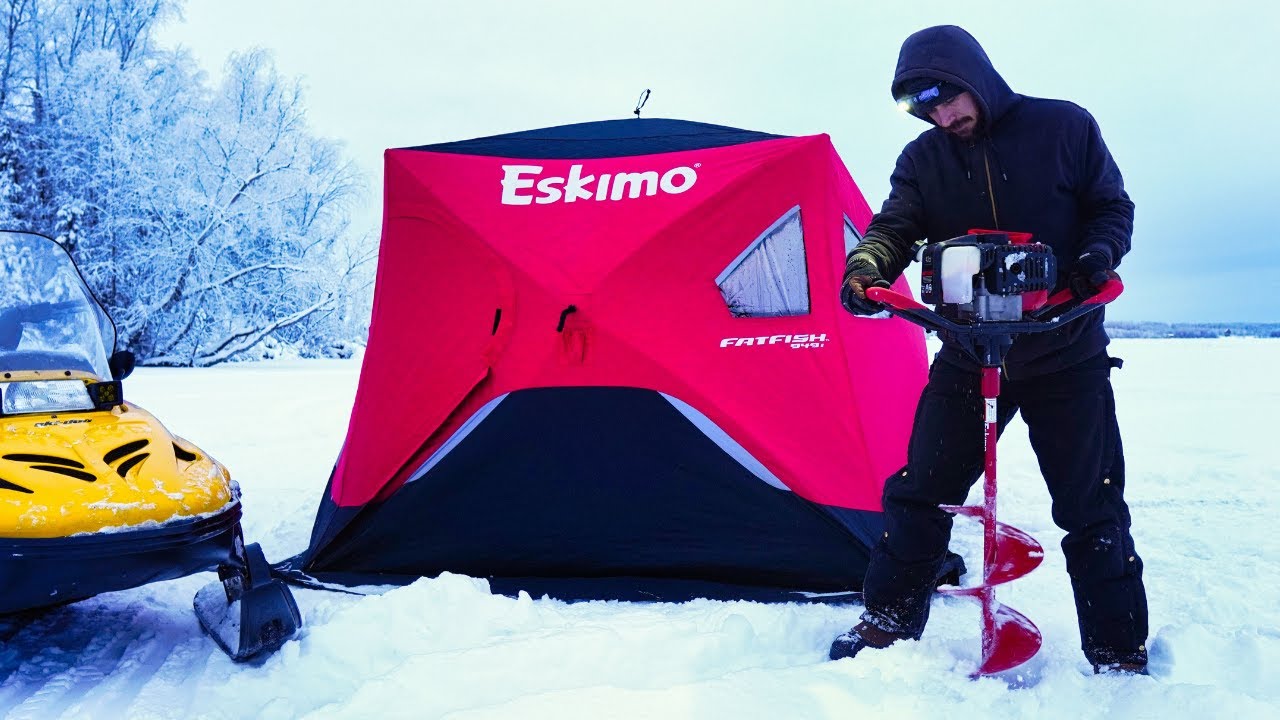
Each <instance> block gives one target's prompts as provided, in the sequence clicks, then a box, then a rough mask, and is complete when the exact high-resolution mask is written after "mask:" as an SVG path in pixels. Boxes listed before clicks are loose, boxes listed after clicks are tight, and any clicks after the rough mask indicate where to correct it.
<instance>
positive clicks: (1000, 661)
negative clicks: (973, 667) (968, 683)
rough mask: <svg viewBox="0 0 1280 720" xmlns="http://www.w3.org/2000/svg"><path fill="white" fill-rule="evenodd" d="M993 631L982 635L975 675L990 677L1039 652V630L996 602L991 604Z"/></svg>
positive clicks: (1020, 614)
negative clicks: (980, 663) (980, 661)
mask: <svg viewBox="0 0 1280 720" xmlns="http://www.w3.org/2000/svg"><path fill="white" fill-rule="evenodd" d="M993 604H994V606H995V608H994V610H995V612H994V620H995V623H994V632H992V633H990V634H988V633H983V638H982V665H981V666H979V667H978V671H977V673H975V677H976V676H978V675H994V674H996V673H1001V672H1004V671H1005V670H1008V669H1010V668H1015V667H1017V666H1019V665H1021V664H1022V663H1024V662H1026V661H1028V660H1030V659H1031V658H1032V657H1033V656H1034V655H1035V654H1036V653H1037V652H1038V651H1039V650H1040V643H1041V637H1040V629H1039V628H1037V627H1036V626H1035V625H1034V624H1032V622H1031V621H1030V620H1028V619H1027V618H1026V616H1025V615H1023V614H1022V613H1020V612H1018V611H1017V610H1014V609H1013V608H1010V607H1008V606H1007V605H1001V604H1000V603H993Z"/></svg>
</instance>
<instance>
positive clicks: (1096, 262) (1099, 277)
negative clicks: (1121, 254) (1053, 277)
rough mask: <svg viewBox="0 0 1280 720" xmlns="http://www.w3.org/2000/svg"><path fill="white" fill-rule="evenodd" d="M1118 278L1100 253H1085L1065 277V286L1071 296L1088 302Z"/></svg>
mask: <svg viewBox="0 0 1280 720" xmlns="http://www.w3.org/2000/svg"><path fill="white" fill-rule="evenodd" d="M1119 278H1120V276H1119V275H1117V274H1116V272H1115V271H1114V270H1112V269H1111V263H1110V262H1108V261H1107V258H1106V257H1105V256H1104V255H1102V253H1097V252H1087V253H1085V254H1084V255H1081V256H1080V258H1079V259H1078V260H1076V264H1075V267H1074V268H1072V270H1071V274H1070V275H1068V276H1067V284H1068V286H1070V288H1071V293H1072V294H1073V295H1075V296H1076V297H1078V298H1080V299H1081V300H1088V299H1089V298H1091V297H1093V296H1094V295H1097V294H1098V293H1099V292H1101V290H1102V286H1103V285H1106V284H1107V282H1108V281H1110V280H1118V279H1119Z"/></svg>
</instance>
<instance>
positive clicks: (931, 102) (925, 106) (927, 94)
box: [898, 81, 959, 112]
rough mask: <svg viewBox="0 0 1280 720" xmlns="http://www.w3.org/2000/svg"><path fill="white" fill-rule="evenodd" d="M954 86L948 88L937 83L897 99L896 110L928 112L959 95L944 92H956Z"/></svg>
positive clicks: (943, 83) (942, 83) (943, 84)
mask: <svg viewBox="0 0 1280 720" xmlns="http://www.w3.org/2000/svg"><path fill="white" fill-rule="evenodd" d="M956 89H958V88H955V86H948V85H947V84H946V83H945V82H941V81H939V82H937V83H934V84H933V85H930V86H929V87H926V88H925V89H923V90H918V91H916V92H913V93H909V94H907V95H903V96H902V97H900V98H898V109H899V110H901V111H903V112H916V111H920V112H928V111H929V110H931V109H933V106H935V105H938V104H940V103H942V102H943V101H944V100H949V99H950V98H951V97H954V96H955V95H957V94H959V93H958V92H954V91H952V92H945V91H947V90H956Z"/></svg>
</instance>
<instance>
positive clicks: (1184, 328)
mask: <svg viewBox="0 0 1280 720" xmlns="http://www.w3.org/2000/svg"><path fill="white" fill-rule="evenodd" d="M1107 333H1108V334H1110V335H1111V337H1113V338H1219V337H1262V338H1280V323H1162V322H1116V321H1108V322H1107Z"/></svg>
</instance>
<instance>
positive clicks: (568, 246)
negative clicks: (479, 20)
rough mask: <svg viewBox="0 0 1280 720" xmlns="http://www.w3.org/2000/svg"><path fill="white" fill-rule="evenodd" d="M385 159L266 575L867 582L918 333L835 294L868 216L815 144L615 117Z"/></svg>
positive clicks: (580, 588)
mask: <svg viewBox="0 0 1280 720" xmlns="http://www.w3.org/2000/svg"><path fill="white" fill-rule="evenodd" d="M385 160H386V183H385V207H384V219H383V228H382V245H381V251H380V255H379V262H378V275H377V284H376V291H375V297H374V305H373V320H372V326H371V328H370V333H369V344H368V349H367V352H366V354H365V357H364V365H363V367H362V369H361V373H360V384H359V389H358V391H357V393H356V398H355V405H354V407H353V409H352V412H351V421H350V426H349V428H348V431H347V438H346V442H345V444H344V446H343V448H342V452H341V454H340V456H339V458H338V461H337V464H336V466H335V468H334V470H333V474H332V476H331V477H330V480H329V486H328V489H327V490H326V492H325V497H324V499H323V501H322V504H321V507H320V509H319V513H318V517H317V518H316V522H315V526H314V529H313V532H312V537H311V544H310V547H309V548H308V549H307V550H306V551H305V552H304V553H303V554H301V555H299V556H298V557H296V558H292V559H291V560H289V561H286V563H285V564H284V565H283V567H282V569H285V570H286V571H292V572H293V574H295V576H296V575H301V574H305V575H309V576H312V577H316V578H322V579H330V580H336V581H339V582H370V581H372V582H395V581H407V580H411V579H413V578H416V577H419V576H433V575H437V574H439V573H441V572H444V571H449V572H454V573H462V574H467V575H472V576H476V577H484V578H489V579H490V581H491V583H492V584H493V587H494V589H495V590H496V591H502V592H510V591H514V590H518V589H524V590H529V591H531V592H532V593H534V594H535V596H536V595H537V594H540V593H543V592H546V593H550V594H552V595H554V596H558V597H565V598H587V597H603V598H609V597H612V598H665V599H679V598H687V597H692V596H713V597H715V596H729V597H757V598H766V597H784V598H788V599H794V598H795V597H798V595H796V594H795V593H797V592H798V591H810V592H812V593H840V592H841V591H850V590H856V589H858V588H859V587H860V586H861V581H862V576H863V573H864V571H865V569H866V562H867V557H868V548H869V547H870V545H871V543H873V542H874V541H875V538H877V537H878V536H879V535H880V512H879V511H880V491H881V487H882V485H883V481H884V479H885V478H886V477H887V476H888V475H889V474H890V473H893V472H896V471H897V470H898V469H899V468H901V467H902V465H903V464H904V461H905V456H906V442H907V436H908V431H909V426H910V422H911V416H912V413H913V411H914V409H915V404H916V399H917V398H918V396H919V393H920V389H921V387H922V386H923V384H924V381H925V369H926V358H925V350H924V338H923V334H922V332H921V331H920V330H919V329H916V328H914V327H912V326H911V325H908V324H907V323H905V322H902V321H900V320H897V319H867V318H855V317H853V316H851V315H849V314H848V313H846V312H844V310H843V309H842V308H841V307H840V303H839V300H838V287H839V284H840V278H841V273H842V270H843V267H844V257H845V253H846V251H847V249H848V248H849V247H851V245H852V244H853V243H856V241H857V238H858V230H859V228H865V226H866V223H867V222H868V221H869V220H870V217H871V212H870V210H869V209H868V207H867V203H866V202H865V200H864V199H863V198H862V196H861V194H860V192H859V191H858V188H857V186H856V185H854V183H853V180H852V179H851V178H850V176H849V173H848V171H847V170H846V169H845V167H844V164H843V163H842V162H841V160H840V158H839V156H838V155H837V154H836V152H835V150H834V148H833V147H832V145H831V141H830V138H829V137H828V136H826V135H814V136H809V137H783V136H778V135H770V134H766V133H759V132H749V131H744V130H738V129H734V128H728V127H720V126H716V125H707V124H703V123H695V122H685V121H677V120H661V119H627V120H617V121H605V122H592V123H583V124H577V125H567V126H562V127H554V128H547V129H542V130H532V131H527V132H518V133H511V134H508V135H499V136H494V137H487V138H481V139H476V140H468V141H463V142H452V143H444V144H439V145H426V146H422V147H412V148H403V149H398V150H389V151H387V153H386V158H385ZM897 289H898V290H900V291H907V288H906V286H905V284H900V285H899V286H898V287H897ZM801 595H803V592H801Z"/></svg>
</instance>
